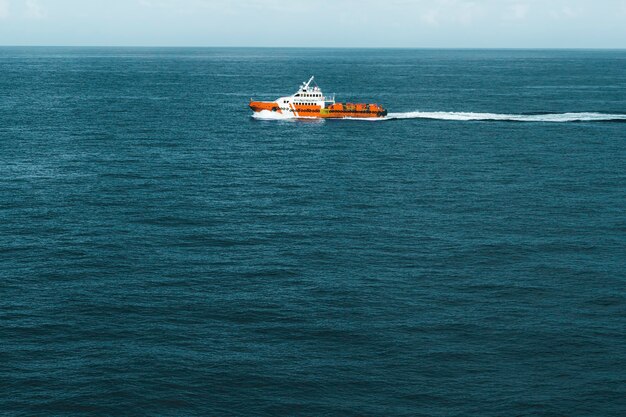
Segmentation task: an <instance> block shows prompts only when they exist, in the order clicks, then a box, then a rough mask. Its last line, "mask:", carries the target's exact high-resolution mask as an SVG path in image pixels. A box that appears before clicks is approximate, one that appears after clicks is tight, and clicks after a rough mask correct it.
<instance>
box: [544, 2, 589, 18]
mask: <svg viewBox="0 0 626 417" xmlns="http://www.w3.org/2000/svg"><path fill="white" fill-rule="evenodd" d="M584 13H585V11H584V9H583V8H582V7H580V6H578V7H574V6H569V5H568V6H563V7H561V8H560V9H558V10H553V11H552V12H551V13H550V14H551V15H552V17H553V18H555V19H575V18H577V17H580V16H582V15H583V14H584Z"/></svg>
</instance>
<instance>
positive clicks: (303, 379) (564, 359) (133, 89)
mask: <svg viewBox="0 0 626 417" xmlns="http://www.w3.org/2000/svg"><path fill="white" fill-rule="evenodd" d="M625 68H626V52H624V51H532V50H528V51H485V50H462V51H455V50H369V49H361V50H349V49H348V50H345V49H344V50H340V49H142V48H137V49H130V48H129V49H115V48H0V415H10V416H12V415H24V416H36V415H54V416H64V415H67V416H69V415H117V416H121V415H177V416H182V415H185V416H189V415H199V416H208V415H242V416H253V415H254V416H262V415H268V416H269V415H308V416H315V415H338V416H351V415H354V416H357V415H358V416H364V415H372V416H374V415H389V416H391V415H406V416H417V415H424V416H451V415H457V416H467V415H481V416H503V415H545V416H548V415H554V416H563V415H566V416H591V415H597V416H620V415H622V416H623V415H624V414H625V413H626V349H625V345H626V339H625V338H624V329H625V328H626V275H625V271H626V216H625V212H626V168H625V167H626V163H625V161H626V124H625V123H624V119H625V118H626V70H625ZM311 75H315V76H316V81H317V82H318V84H319V85H320V86H321V88H322V90H323V91H324V92H325V93H333V92H334V93H336V94H337V99H338V100H340V101H343V102H376V103H379V104H381V105H383V106H385V108H386V109H388V110H389V112H390V114H389V117H388V118H387V119H388V120H383V121H379V122H374V123H371V122H366V121H362V120H322V121H320V120H292V119H289V120H258V119H255V118H253V117H252V113H251V111H250V109H249V108H248V102H249V100H250V98H253V99H255V100H273V99H275V98H277V97H280V96H284V95H290V94H292V93H293V92H294V91H295V90H296V89H297V87H298V85H299V84H300V83H301V82H302V81H306V80H307V79H308V78H309V77H310V76H311ZM555 122H560V123H555Z"/></svg>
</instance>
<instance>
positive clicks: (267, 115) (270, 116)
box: [252, 110, 295, 120]
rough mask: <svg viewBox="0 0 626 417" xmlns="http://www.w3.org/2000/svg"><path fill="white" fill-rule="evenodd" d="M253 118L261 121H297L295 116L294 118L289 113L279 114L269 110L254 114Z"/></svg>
mask: <svg viewBox="0 0 626 417" xmlns="http://www.w3.org/2000/svg"><path fill="white" fill-rule="evenodd" d="M252 117H254V118H255V119H260V120H287V119H295V116H292V115H291V114H288V113H278V112H275V111H269V110H261V111H260V112H254V113H252Z"/></svg>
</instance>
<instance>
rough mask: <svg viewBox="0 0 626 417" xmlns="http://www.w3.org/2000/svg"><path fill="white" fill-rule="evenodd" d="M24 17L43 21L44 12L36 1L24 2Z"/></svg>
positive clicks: (28, 0) (27, 0)
mask: <svg viewBox="0 0 626 417" xmlns="http://www.w3.org/2000/svg"><path fill="white" fill-rule="evenodd" d="M26 17H27V18H29V19H44V18H45V17H46V11H45V10H44V9H43V7H41V5H40V4H39V3H38V2H37V1H36V0H26Z"/></svg>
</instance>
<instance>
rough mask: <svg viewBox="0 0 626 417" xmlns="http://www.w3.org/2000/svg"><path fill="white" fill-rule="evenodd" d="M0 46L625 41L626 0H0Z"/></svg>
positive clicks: (607, 44)
mask: <svg viewBox="0 0 626 417" xmlns="http://www.w3.org/2000/svg"><path fill="white" fill-rule="evenodd" d="M0 45H76V46H267V47H272V46H288V47H395V48H407V47H408V48H626V0H288V1H286V0H219V1H217V0H0Z"/></svg>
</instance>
